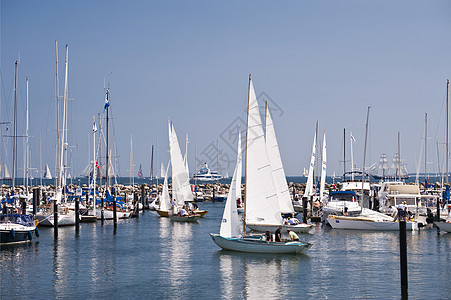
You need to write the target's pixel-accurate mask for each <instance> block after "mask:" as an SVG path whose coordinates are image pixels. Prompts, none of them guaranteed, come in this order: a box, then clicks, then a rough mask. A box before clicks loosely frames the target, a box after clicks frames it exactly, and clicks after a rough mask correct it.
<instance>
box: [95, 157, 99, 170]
mask: <svg viewBox="0 0 451 300" xmlns="http://www.w3.org/2000/svg"><path fill="white" fill-rule="evenodd" d="M96 168H97V169H99V159H97V160H96Z"/></svg>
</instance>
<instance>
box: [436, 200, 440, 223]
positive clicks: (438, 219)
mask: <svg viewBox="0 0 451 300" xmlns="http://www.w3.org/2000/svg"><path fill="white" fill-rule="evenodd" d="M437 222H440V199H437Z"/></svg>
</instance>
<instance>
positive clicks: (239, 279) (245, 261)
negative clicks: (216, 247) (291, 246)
mask: <svg viewBox="0 0 451 300" xmlns="http://www.w3.org/2000/svg"><path fill="white" fill-rule="evenodd" d="M216 255H217V256H218V258H219V271H220V275H221V295H223V298H226V299H230V298H237V297H240V295H242V296H244V297H245V298H250V299H258V298H262V299H270V298H277V299H280V298H283V297H289V296H290V293H291V292H292V290H293V289H292V288H293V287H292V285H291V283H292V281H293V279H292V278H293V277H297V276H298V271H299V263H300V261H308V260H309V257H308V256H306V255H290V254H288V255H284V254H258V253H241V252H234V251H224V250H222V251H218V252H217V254H216ZM291 296H293V295H291Z"/></svg>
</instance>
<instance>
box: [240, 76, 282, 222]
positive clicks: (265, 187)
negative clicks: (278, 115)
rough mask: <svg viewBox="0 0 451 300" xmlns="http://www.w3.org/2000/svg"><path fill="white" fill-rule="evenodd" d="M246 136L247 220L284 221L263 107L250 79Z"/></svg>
mask: <svg viewBox="0 0 451 300" xmlns="http://www.w3.org/2000/svg"><path fill="white" fill-rule="evenodd" d="M247 119H248V120H247V137H246V199H245V205H246V222H247V223H257V224H274V225H279V224H282V216H281V214H280V208H279V202H278V199H277V192H276V191H275V188H274V182H273V177H272V176H273V175H272V170H271V165H270V163H269V160H268V154H267V151H266V142H265V136H264V133H263V127H262V121H261V117H260V110H259V108H258V103H257V96H256V95H255V91H254V86H253V85H252V80H251V79H250V78H249V103H248V116H247Z"/></svg>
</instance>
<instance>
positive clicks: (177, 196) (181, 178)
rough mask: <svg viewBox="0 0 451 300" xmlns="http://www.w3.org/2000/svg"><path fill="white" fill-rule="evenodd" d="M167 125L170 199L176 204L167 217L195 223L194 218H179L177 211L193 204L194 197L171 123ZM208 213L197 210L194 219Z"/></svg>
mask: <svg viewBox="0 0 451 300" xmlns="http://www.w3.org/2000/svg"><path fill="white" fill-rule="evenodd" d="M168 125H169V152H170V154H171V166H172V198H173V200H174V202H175V204H176V206H175V207H174V213H173V214H170V215H169V217H170V218H171V220H173V221H188V222H191V221H195V219H197V218H194V217H191V216H190V217H182V216H179V215H178V213H179V209H181V208H182V207H184V206H185V203H186V202H188V203H189V202H191V203H192V202H194V195H193V192H192V191H191V185H190V183H189V174H188V172H187V170H186V165H185V162H184V160H183V158H182V152H181V151H180V146H179V142H178V138H177V133H176V132H175V129H174V125H173V124H172V122H170V123H168ZM207 212H208V211H206V210H205V211H201V210H198V211H197V212H196V217H201V216H203V215H205V214H206V213H207Z"/></svg>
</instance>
